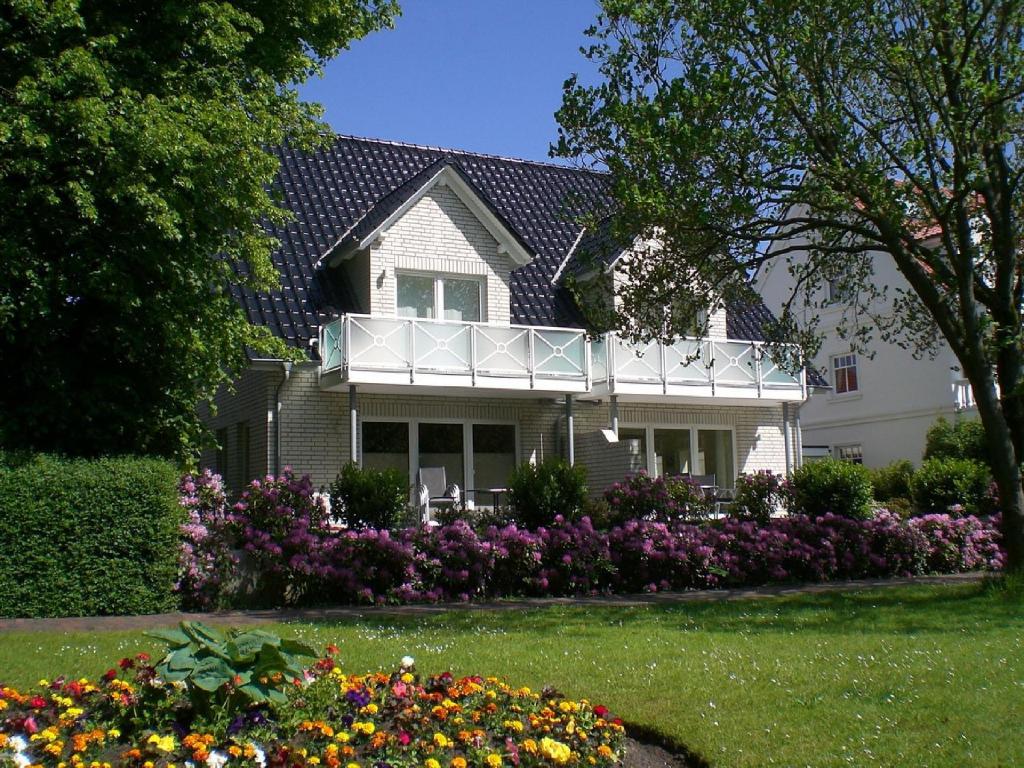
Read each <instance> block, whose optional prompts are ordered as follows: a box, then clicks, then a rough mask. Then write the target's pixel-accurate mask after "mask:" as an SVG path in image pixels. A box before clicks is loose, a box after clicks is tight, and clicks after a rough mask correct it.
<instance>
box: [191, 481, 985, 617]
mask: <svg viewBox="0 0 1024 768" xmlns="http://www.w3.org/2000/svg"><path fill="white" fill-rule="evenodd" d="M181 498H182V504H183V505H185V506H186V508H187V509H189V512H190V522H189V523H188V524H186V525H185V526H183V527H182V535H183V541H182V577H181V582H180V590H181V593H182V597H183V600H184V601H185V602H186V604H187V605H189V606H192V607H197V608H211V607H218V606H221V605H224V604H225V602H226V599H227V598H231V599H233V600H235V601H236V602H238V601H240V600H242V599H248V600H250V601H253V602H257V603H260V604H264V605H284V604H301V603H306V604H309V603H314V602H320V603H337V604H341V603H364V604H379V603H398V602H438V601H449V600H472V599H486V598H494V597H505V596H512V595H552V596H555V595H577V594H595V593H611V592H637V591H663V590H685V589H700V588H709V587H731V586H748V585H756V584H765V583H772V582H776V583H777V582H813V581H828V580H836V579H855V578H870V577H885V576H903V575H911V574H920V573H928V572H940V573H950V572H956V571H964V570H975V569H993V570H994V569H999V568H1000V567H1001V566H1002V563H1003V553H1002V551H1001V549H1000V535H999V533H998V520H997V519H991V520H980V519H978V518H975V517H963V518H953V517H951V516H949V515H927V516H924V517H919V518H914V519H911V520H903V519H901V518H900V517H899V516H898V515H896V514H893V513H889V512H886V511H884V510H883V511H880V512H879V513H878V514H876V515H875V516H873V517H871V518H869V519H866V520H858V519H854V518H850V517H846V516H840V515H833V514H825V515H821V516H818V517H809V516H804V515H791V516H789V517H782V518H772V519H770V520H768V521H767V522H765V523H757V522H755V521H753V520H749V519H746V520H744V519H736V518H729V519H725V520H718V521H714V522H711V523H703V524H700V525H697V524H693V523H688V522H685V521H680V520H678V519H676V520H674V521H669V522H665V521H658V520H642V519H633V520H627V521H625V522H623V523H622V524H620V525H616V526H614V527H612V529H611V530H609V531H601V530H597V529H596V528H595V527H594V526H593V525H592V523H591V521H590V519H589V518H586V517H584V518H582V519H580V520H578V521H570V520H565V519H563V518H560V517H558V518H556V519H555V522H554V524H552V525H550V526H546V527H541V528H537V529H535V530H532V531H530V530H525V529H522V528H519V527H517V526H515V525H507V526H501V527H499V526H491V527H489V528H487V529H485V530H482V531H474V529H473V528H471V527H470V526H469V525H467V524H466V523H465V522H462V521H457V522H454V523H452V524H450V525H444V526H439V527H435V528H431V527H419V528H407V529H404V530H400V531H396V532H389V531H386V530H376V529H373V528H364V529H360V530H331V529H330V528H328V527H327V526H326V525H325V517H324V509H323V505H322V503H321V502H320V501H318V500H317V498H316V497H315V495H314V494H313V492H312V486H311V484H310V482H309V479H308V478H302V479H296V478H295V477H294V475H292V474H291V473H290V472H286V473H285V474H284V475H283V476H282V477H279V478H267V479H265V480H264V481H257V482H254V483H252V485H250V487H249V488H248V489H247V490H246V492H245V493H244V494H243V496H242V498H241V499H240V500H239V502H238V503H237V504H236V505H235V506H234V508H233V509H232V510H231V511H230V512H228V510H227V509H226V503H225V502H224V497H223V490H222V489H221V487H220V481H219V478H217V477H216V476H215V475H210V474H209V473H205V474H204V475H202V476H199V477H192V478H186V480H185V481H183V483H182V497H181ZM232 552H242V553H245V555H246V557H247V560H248V562H247V563H242V567H243V569H244V567H246V566H248V567H251V568H252V569H254V571H255V574H254V575H255V582H256V588H255V590H254V591H250V592H249V593H248V594H245V595H243V594H241V593H239V594H225V586H226V581H225V579H226V575H228V574H230V573H231V572H232V571H233V570H236V569H237V568H238V567H239V563H238V560H237V558H235V557H234V555H233V554H232ZM233 581H238V579H234V580H233Z"/></svg>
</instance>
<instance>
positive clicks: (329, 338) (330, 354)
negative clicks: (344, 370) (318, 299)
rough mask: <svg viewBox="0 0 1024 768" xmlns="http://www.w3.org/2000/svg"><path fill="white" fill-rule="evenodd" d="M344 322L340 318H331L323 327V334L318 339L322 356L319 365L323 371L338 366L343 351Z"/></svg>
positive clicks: (342, 356) (339, 365)
mask: <svg viewBox="0 0 1024 768" xmlns="http://www.w3.org/2000/svg"><path fill="white" fill-rule="evenodd" d="M344 333H345V324H344V321H343V320H341V319H340V318H339V319H338V320H332V321H331V322H329V323H327V324H326V325H325V326H324V328H323V335H322V337H321V339H320V354H321V356H322V363H321V366H322V368H323V369H324V370H325V371H331V370H334V369H335V368H340V367H341V363H342V359H343V358H344V351H343V349H342V343H343V340H344Z"/></svg>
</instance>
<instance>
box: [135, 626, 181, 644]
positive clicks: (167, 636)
mask: <svg viewBox="0 0 1024 768" xmlns="http://www.w3.org/2000/svg"><path fill="white" fill-rule="evenodd" d="M142 634H143V635H145V636H146V637H152V638H154V639H156V640H162V641H163V642H165V643H167V644H168V645H169V646H170V647H171V648H180V647H182V646H183V645H188V644H189V642H190V640H189V637H188V635H186V634H185V633H184V632H182V631H181V630H180V629H151V630H149V631H148V632H143V633H142Z"/></svg>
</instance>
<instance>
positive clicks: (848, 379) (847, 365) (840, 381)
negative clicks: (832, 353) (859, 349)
mask: <svg viewBox="0 0 1024 768" xmlns="http://www.w3.org/2000/svg"><path fill="white" fill-rule="evenodd" d="M832 376H833V384H834V386H835V392H836V394H837V395H845V394H848V393H850V392H856V391H857V390H858V389H859V388H860V387H859V386H858V383H857V356H856V355H853V354H850V355H837V356H836V357H833V358H832Z"/></svg>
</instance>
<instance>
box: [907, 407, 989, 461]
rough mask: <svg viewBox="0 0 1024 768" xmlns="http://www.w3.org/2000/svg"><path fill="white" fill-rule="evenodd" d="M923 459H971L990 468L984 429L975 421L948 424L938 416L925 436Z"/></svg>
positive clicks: (962, 420) (963, 420)
mask: <svg viewBox="0 0 1024 768" xmlns="http://www.w3.org/2000/svg"><path fill="white" fill-rule="evenodd" d="M924 458H925V459H973V460H974V461H980V462H981V463H982V464H984V465H985V466H987V467H991V466H992V462H991V459H990V457H989V451H988V441H987V440H986V439H985V427H984V426H982V423H981V422H980V421H978V420H977V419H957V420H956V421H954V422H952V423H950V422H949V421H947V420H946V419H945V418H944V417H942V416H940V417H939V418H938V419H937V420H936V422H935V423H934V424H933V425H932V426H931V427H930V428H929V429H928V433H927V435H925V449H924Z"/></svg>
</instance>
